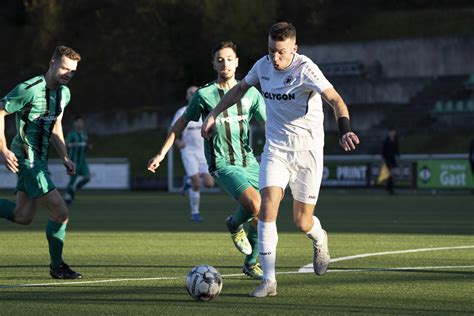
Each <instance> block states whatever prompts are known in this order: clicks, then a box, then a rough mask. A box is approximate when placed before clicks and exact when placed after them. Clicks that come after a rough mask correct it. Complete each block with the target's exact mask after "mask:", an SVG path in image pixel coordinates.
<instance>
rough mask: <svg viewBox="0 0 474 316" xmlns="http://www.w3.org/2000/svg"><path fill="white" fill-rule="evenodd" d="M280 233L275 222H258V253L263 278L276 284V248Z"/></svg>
mask: <svg viewBox="0 0 474 316" xmlns="http://www.w3.org/2000/svg"><path fill="white" fill-rule="evenodd" d="M277 244H278V231H277V226H276V221H275V222H264V221H258V253H259V255H260V263H261V265H262V270H263V278H264V279H268V280H270V281H273V282H275V281H276V278H275V262H276V248H277Z"/></svg>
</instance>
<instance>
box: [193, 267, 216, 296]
mask: <svg viewBox="0 0 474 316" xmlns="http://www.w3.org/2000/svg"><path fill="white" fill-rule="evenodd" d="M186 290H188V293H189V295H191V297H192V298H193V299H195V300H196V301H209V300H212V299H213V298H215V297H217V296H218V295H219V293H220V292H221V290H222V277H221V275H220V273H219V272H218V271H217V270H216V268H214V267H212V266H209V265H206V264H204V265H200V266H195V267H194V268H192V269H191V271H190V272H189V273H188V275H187V276H186Z"/></svg>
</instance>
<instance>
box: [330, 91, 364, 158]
mask: <svg viewBox="0 0 474 316" xmlns="http://www.w3.org/2000/svg"><path fill="white" fill-rule="evenodd" d="M321 96H322V97H323V98H324V100H326V101H327V102H328V103H329V104H330V105H331V107H332V108H333V110H334V116H335V118H336V121H337V124H338V129H339V144H340V145H341V147H342V149H344V151H351V150H354V149H356V145H358V144H359V143H360V141H359V137H357V135H356V134H355V133H354V132H352V130H351V125H350V120H349V109H348V108H347V105H346V103H345V102H344V100H343V99H342V97H341V96H340V95H339V93H338V92H337V91H336V89H334V88H328V89H326V90H324V91H323V92H322V93H321Z"/></svg>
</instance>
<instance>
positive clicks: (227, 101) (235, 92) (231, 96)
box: [201, 80, 251, 138]
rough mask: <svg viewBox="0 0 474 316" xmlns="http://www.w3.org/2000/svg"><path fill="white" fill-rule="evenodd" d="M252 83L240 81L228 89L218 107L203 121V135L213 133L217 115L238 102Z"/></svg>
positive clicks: (209, 135)
mask: <svg viewBox="0 0 474 316" xmlns="http://www.w3.org/2000/svg"><path fill="white" fill-rule="evenodd" d="M250 87H251V86H250V85H249V84H247V83H246V82H245V80H242V81H240V82H239V83H238V84H236V85H235V86H234V87H233V88H232V89H230V90H229V91H227V93H226V94H225V95H224V97H223V98H222V99H221V100H220V101H219V103H217V105H216V107H215V108H214V109H213V110H212V111H211V112H210V113H209V115H208V116H207V117H206V119H205V120H204V122H202V127H201V136H202V137H204V138H209V137H211V135H212V131H213V129H214V125H215V123H216V117H217V116H218V115H219V114H220V113H221V112H223V111H224V110H226V109H227V108H229V107H230V106H231V105H232V104H234V103H237V101H239V100H240V99H242V97H243V96H244V95H245V93H246V92H247V90H248V89H250Z"/></svg>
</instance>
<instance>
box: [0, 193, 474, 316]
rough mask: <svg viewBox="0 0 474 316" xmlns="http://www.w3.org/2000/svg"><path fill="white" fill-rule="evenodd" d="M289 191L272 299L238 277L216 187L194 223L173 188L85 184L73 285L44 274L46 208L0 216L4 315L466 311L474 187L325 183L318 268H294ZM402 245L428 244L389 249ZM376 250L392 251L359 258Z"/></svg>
mask: <svg viewBox="0 0 474 316" xmlns="http://www.w3.org/2000/svg"><path fill="white" fill-rule="evenodd" d="M0 196H2V197H7V198H13V196H12V195H11V193H10V192H5V191H4V192H2V193H1V194H0ZM288 196H289V194H288V193H287V197H286V198H285V199H284V200H283V203H282V207H281V209H280V215H279V220H278V230H279V244H278V250H277V272H278V273H279V274H278V275H277V280H278V295H277V296H276V297H270V298H263V299H255V298H250V297H248V293H249V292H250V291H251V290H253V289H254V287H256V286H257V285H258V284H259V283H258V281H254V280H251V279H249V278H248V277H246V276H244V275H242V274H241V266H242V263H243V259H244V258H243V255H241V254H240V253H238V252H237V250H236V249H235V248H234V246H233V244H232V242H231V240H230V238H229V236H228V233H227V232H226V229H225V225H224V220H225V218H226V216H227V215H228V214H230V213H232V211H233V210H234V208H235V207H236V203H235V202H234V201H233V200H231V199H229V198H228V197H227V196H225V195H224V194H205V193H204V194H202V203H201V212H202V214H203V216H204V217H205V221H204V222H203V223H192V222H190V221H189V211H188V205H187V200H186V199H185V198H183V197H182V196H180V195H177V194H168V193H163V192H158V193H154V192H103V191H102V192H92V191H83V192H80V193H79V194H78V195H77V200H76V202H75V203H74V204H73V205H72V207H71V221H70V225H69V227H68V234H67V236H66V244H65V253H64V254H65V259H66V262H67V263H69V264H70V265H71V267H72V268H73V269H75V270H77V271H79V272H81V273H82V274H84V279H83V280H80V281H79V282H74V281H68V282H64V281H58V280H53V279H51V278H50V277H49V274H48V267H47V265H48V253H47V242H46V239H45V237H44V227H45V224H46V220H47V218H46V215H45V212H44V210H40V211H39V212H38V214H37V217H36V218H35V221H34V223H33V224H32V225H30V226H27V227H21V226H16V225H14V224H11V223H8V222H6V221H1V222H0V238H1V239H0V240H1V242H0V256H1V261H0V315H29V314H35V315H53V314H54V315H57V314H59V313H61V314H71V315H75V314H81V315H86V314H87V315H120V314H126V315H144V314H162V315H223V314H227V315H237V314H238V315H280V314H281V315H283V314H289V315H290V314H291V315H314V314H348V313H362V314H426V315H441V314H471V315H472V314H473V313H474V294H473V293H474V292H473V288H474V282H473V281H474V237H473V231H474V196H473V195H470V196H469V195H441V196H439V195H437V196H432V195H426V194H425V195H423V194H421V195H411V194H406V195H405V194H402V195H398V196H394V197H392V196H386V195H384V194H383V193H382V192H370V193H368V192H350V193H347V192H343V191H328V190H322V192H321V196H320V201H319V204H318V207H317V210H316V214H317V215H318V216H319V217H320V219H321V222H322V223H323V226H324V227H325V228H326V229H327V231H328V233H329V246H330V251H331V257H332V258H333V259H336V262H334V263H333V264H332V265H331V266H330V269H329V271H328V273H327V274H326V275H325V276H323V277H318V276H316V275H315V274H314V273H297V271H298V270H299V269H300V268H301V267H303V266H305V265H307V264H309V263H311V260H312V248H311V242H310V241H309V240H308V239H307V238H306V237H305V236H304V235H303V234H301V233H299V232H297V231H296V228H295V227H294V225H293V223H292V218H291V200H290V199H289V198H288ZM455 247H458V248H455ZM428 248H444V249H438V250H436V249H428ZM410 249H425V251H421V250H414V251H413V252H402V253H397V251H402V250H410ZM381 252H389V253H386V254H380V255H373V256H363V255H365V254H372V253H381ZM390 252H393V253H390ZM357 255H361V256H360V257H352V258H351V257H350V256H357ZM198 264H209V265H213V266H215V267H216V268H217V269H218V270H219V272H220V273H221V274H223V275H224V278H223V280H224V286H223V290H222V292H221V294H220V296H219V297H217V298H216V299H215V300H213V301H210V302H195V301H193V300H192V299H191V298H190V297H189V295H188V294H187V293H186V290H185V288H184V276H185V275H186V273H187V272H188V271H189V270H190V269H191V268H192V267H193V266H195V265H198ZM86 282H88V283H86ZM26 284H29V285H38V284H48V285H44V286H32V287H26V286H23V285H26Z"/></svg>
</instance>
